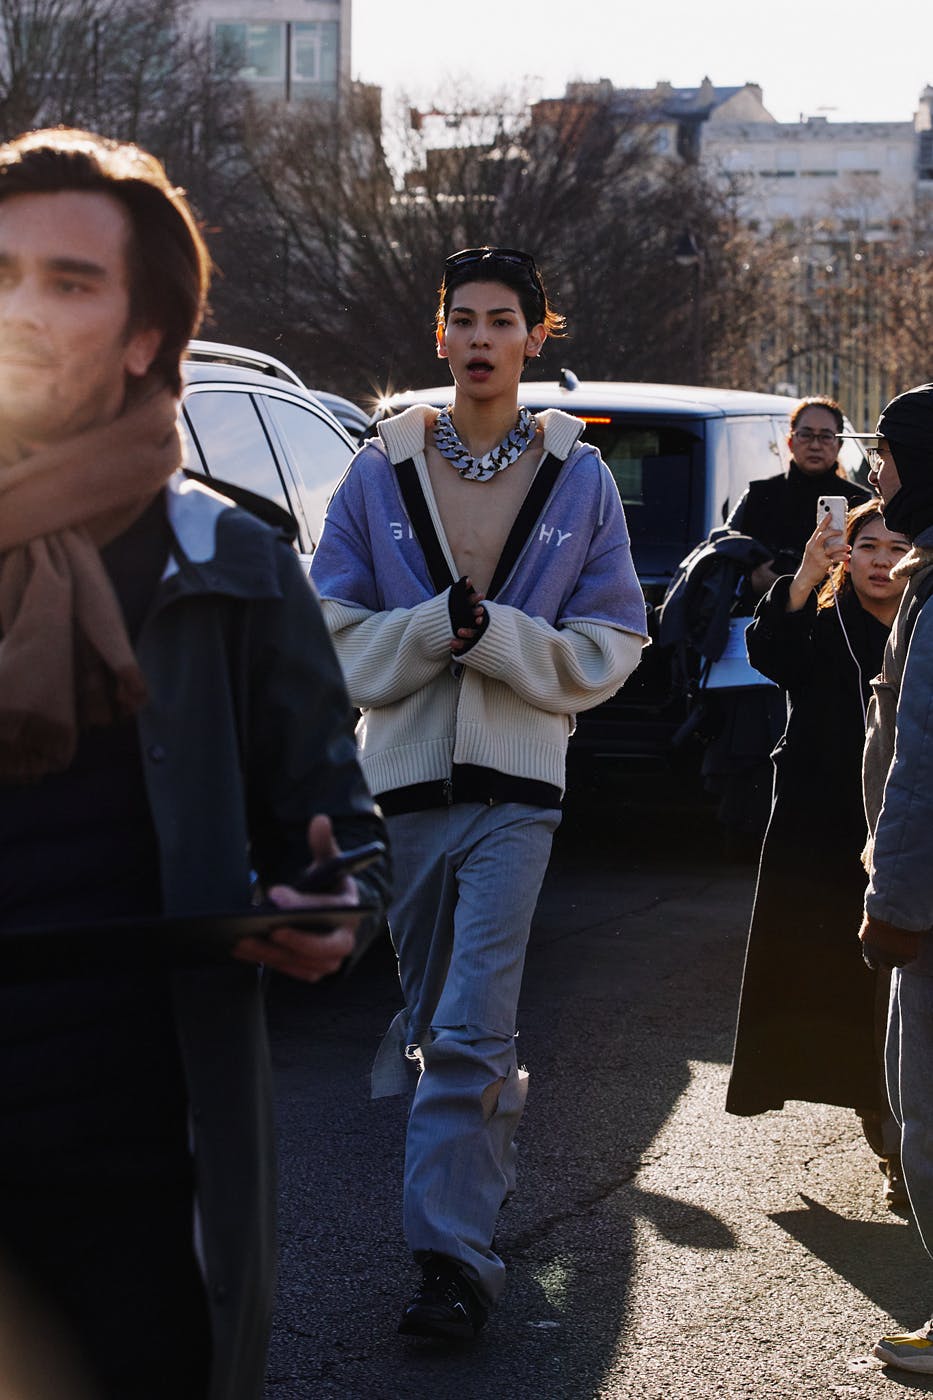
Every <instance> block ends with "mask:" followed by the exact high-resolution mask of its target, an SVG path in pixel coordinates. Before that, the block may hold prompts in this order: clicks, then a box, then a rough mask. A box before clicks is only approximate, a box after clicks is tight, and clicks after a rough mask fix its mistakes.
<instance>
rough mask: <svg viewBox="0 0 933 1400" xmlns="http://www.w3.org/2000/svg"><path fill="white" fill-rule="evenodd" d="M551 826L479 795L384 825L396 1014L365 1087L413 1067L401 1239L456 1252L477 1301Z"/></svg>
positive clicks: (496, 1277) (510, 1124)
mask: <svg viewBox="0 0 933 1400" xmlns="http://www.w3.org/2000/svg"><path fill="white" fill-rule="evenodd" d="M559 823H560V812H559V811H556V810H549V809H543V808H540V807H529V806H526V805H524V804H520V803H501V804H495V805H493V806H491V807H490V806H486V805H484V804H482V803H478V802H475V803H474V802H470V803H458V804H457V805H455V806H452V807H447V808H441V809H432V810H431V811H428V812H415V813H411V814H407V815H404V816H397V817H390V818H389V822H388V825H389V835H390V839H391V843H392V863H393V874H394V887H395V891H396V893H395V898H394V900H393V903H392V906H391V908H390V910H389V927H390V929H391V933H392V941H393V943H394V945H395V950H396V953H397V955H398V960H399V978H400V981H401V984H402V993H403V995H404V998H405V1011H404V1012H403V1013H402V1014H401V1016H400V1017H397V1018H396V1021H395V1022H394V1023H393V1028H391V1029H390V1033H389V1036H387V1038H386V1041H385V1042H384V1045H383V1048H382V1050H381V1051H380V1055H379V1056H378V1057H377V1066H376V1067H375V1069H374V1092H375V1093H379V1092H384V1091H385V1088H386V1086H387V1081H388V1080H390V1079H391V1078H392V1077H393V1076H392V1070H391V1060H392V1058H393V1057H394V1060H395V1067H396V1068H398V1067H399V1065H398V1057H399V1054H400V1053H405V1054H406V1055H407V1058H408V1060H409V1062H411V1061H414V1062H415V1063H416V1067H418V1068H420V1073H418V1077H417V1083H416V1085H415V1091H414V1098H413V1100H412V1107H411V1113H410V1115H409V1120H408V1132H407V1137H406V1144H405V1184H404V1211H403V1216H404V1227H405V1238H406V1240H407V1241H408V1244H409V1246H410V1248H411V1249H412V1251H413V1253H414V1255H415V1258H416V1259H419V1258H423V1257H424V1255H425V1254H427V1253H428V1252H433V1253H437V1254H444V1255H447V1256H448V1257H449V1258H452V1259H456V1260H457V1261H458V1262H459V1263H461V1264H462V1265H463V1267H464V1270H465V1272H466V1273H467V1275H468V1276H469V1277H470V1278H471V1279H472V1280H473V1281H474V1282H475V1283H476V1284H478V1285H479V1288H480V1289H481V1291H482V1293H483V1294H484V1295H485V1296H486V1298H487V1299H488V1300H490V1301H494V1300H495V1299H496V1298H497V1297H498V1296H499V1294H500V1293H501V1291H502V1288H503V1285H504V1282H505V1267H504V1265H503V1263H502V1260H501V1259H500V1258H499V1257H498V1256H497V1254H496V1253H495V1251H494V1249H493V1247H492V1240H493V1233H494V1231H495V1224H496V1216H497V1214H498V1211H499V1208H500V1206H501V1205H502V1202H503V1200H504V1199H505V1197H506V1195H507V1194H508V1193H509V1192H510V1191H511V1190H512V1189H514V1184H515V1145H514V1137H515V1130H516V1128H517V1127H518V1122H519V1119H520V1117H521V1114H522V1110H523V1108H524V1105H525V1094H526V1090H527V1078H528V1076H527V1073H526V1072H525V1071H524V1070H523V1069H520V1068H519V1066H518V1062H517V1058H516V1054H515V1034H516V1025H515V1018H516V1008H517V1005H518V996H519V991H520V990H521V981H522V973H523V970H524V965H525V949H526V946H527V943H528V934H529V931H530V928H531V920H532V916H533V914H534V910H535V905H536V903H537V899H538V894H539V892H540V889H541V882H542V880H543V879H544V874H545V871H546V869H547V863H548V859H549V858H550V853H551V843H552V839H553V835H554V832H555V831H556V829H557V827H558V825H559ZM380 1062H381V1063H380ZM392 1087H399V1085H398V1082H397V1081H396V1083H395V1084H394V1085H390V1086H389V1088H390V1091H391V1088H392Z"/></svg>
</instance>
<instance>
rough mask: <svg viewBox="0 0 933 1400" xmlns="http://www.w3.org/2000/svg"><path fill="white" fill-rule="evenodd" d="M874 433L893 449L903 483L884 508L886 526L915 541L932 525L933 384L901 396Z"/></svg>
mask: <svg viewBox="0 0 933 1400" xmlns="http://www.w3.org/2000/svg"><path fill="white" fill-rule="evenodd" d="M875 431H876V432H877V434H878V436H879V437H882V438H884V439H885V441H886V442H887V444H888V446H889V447H890V449H891V454H892V456H893V458H894V465H895V466H896V467H897V474H898V476H899V477H900V481H901V487H900V490H899V491H897V492H896V493H895V494H894V495H893V496H892V497H891V499H890V501H888V502H887V504H886V505H885V506H884V507H883V510H882V514H883V516H884V523H885V524H886V525H887V527H888V529H889V530H898V531H900V532H902V533H903V534H905V535H909V536H910V538H911V539H914V537H915V536H917V535H919V534H920V532H921V531H922V530H925V529H927V528H928V527H929V526H930V525H933V384H919V385H918V386H917V387H916V388H915V389H908V390H907V392H906V393H905V394H898V396H897V398H894V399H892V400H891V402H890V403H889V404H886V405H885V407H884V408H883V409H882V410H881V417H880V418H879V419H878V426H877V428H876V429H875Z"/></svg>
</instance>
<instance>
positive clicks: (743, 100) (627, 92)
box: [532, 78, 933, 239]
mask: <svg viewBox="0 0 933 1400" xmlns="http://www.w3.org/2000/svg"><path fill="white" fill-rule="evenodd" d="M593 102H600V103H602V104H604V105H605V106H606V107H607V109H608V111H609V112H610V113H612V114H614V115H615V116H617V117H618V119H619V121H620V123H621V122H625V121H627V122H631V121H633V120H634V121H636V122H637V123H638V124H639V125H642V126H645V127H647V128H649V129H650V131H651V133H652V141H653V145H654V149H655V151H656V152H657V154H658V155H659V156H662V157H664V156H669V157H679V158H680V159H682V160H685V161H688V162H690V163H695V164H697V165H700V166H701V167H703V168H704V169H706V170H707V171H708V172H709V173H710V174H712V175H714V176H716V177H717V178H718V179H720V180H721V181H722V182H723V183H724V184H726V185H728V187H729V188H730V189H731V190H732V191H733V192H734V195H735V198H736V203H737V208H738V211H739V213H740V215H741V217H742V218H743V219H744V220H745V221H746V222H747V223H748V224H749V225H750V226H751V227H752V228H756V229H759V230H760V231H761V232H762V233H767V232H769V231H771V230H772V229H775V228H779V227H787V226H790V225H793V226H797V227H807V228H809V229H817V228H819V229H822V230H823V231H825V233H826V234H827V235H828V236H829V237H834V236H838V234H839V233H840V232H846V231H852V230H858V231H859V233H860V234H861V235H862V236H865V237H867V238H869V239H873V238H874V239H878V238H885V237H887V236H888V235H889V233H890V232H891V231H892V229H895V228H897V227H898V226H899V225H900V224H901V223H902V222H903V221H904V220H905V219H910V218H911V217H912V216H913V214H914V213H915V212H916V210H917V208H918V206H919V205H920V204H921V203H925V202H927V201H929V200H930V199H931V198H933V88H929V87H928V88H926V89H925V91H924V92H923V93H921V94H920V98H919V101H918V106H917V111H916V114H915V116H914V119H913V120H912V121H904V122H832V121H829V120H828V119H827V118H826V117H825V116H822V115H820V116H810V117H807V116H801V118H800V121H798V122H779V121H777V120H776V118H775V117H774V116H772V114H771V113H770V112H769V111H768V110H767V108H766V107H765V105H764V100H763V94H762V90H761V88H760V87H759V86H758V85H757V84H755V83H745V84H743V85H742V86H741V87H717V86H715V85H714V84H713V83H712V82H711V81H710V79H709V78H704V79H703V81H702V82H701V83H700V84H699V86H697V87H691V88H675V87H673V86H672V85H671V84H670V83H667V82H659V83H656V84H655V86H654V87H653V88H615V87H613V85H612V84H611V83H610V82H608V80H606V79H601V80H600V81H599V82H596V83H569V84H568V85H567V89H566V92H565V94H564V96H563V97H560V98H550V99H547V100H546V101H544V102H539V103H537V104H536V106H535V107H534V108H533V109H532V120H533V121H534V122H548V121H553V120H555V119H556V116H557V114H558V112H559V111H560V110H561V109H562V108H566V107H568V106H573V105H581V104H586V103H593Z"/></svg>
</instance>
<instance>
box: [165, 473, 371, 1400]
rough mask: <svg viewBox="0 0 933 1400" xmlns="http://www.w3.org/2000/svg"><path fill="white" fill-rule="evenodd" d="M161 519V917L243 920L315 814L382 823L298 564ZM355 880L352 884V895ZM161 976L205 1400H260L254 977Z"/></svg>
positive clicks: (269, 1209) (199, 513)
mask: <svg viewBox="0 0 933 1400" xmlns="http://www.w3.org/2000/svg"><path fill="white" fill-rule="evenodd" d="M168 517H169V524H170V525H171V527H172V531H173V534H174V540H175V543H174V547H173V550H172V556H171V559H170V561H169V566H168V568H167V570H166V573H165V576H164V577H163V579H162V581H161V583H160V585H159V591H158V594H157V597H156V600H155V604H154V606H153V608H152V610H151V613H150V615H149V617H148V619H147V621H146V623H145V625H144V627H143V630H142V632H141V634H140V637H139V640H138V645H137V654H138V656H139V660H140V663H141V665H142V667H143V670H144V672H145V675H146V681H147V685H148V690H149V701H148V703H147V705H146V707H145V708H144V710H143V711H142V712H141V714H140V716H139V730H140V738H141V746H142V754H143V763H144V768H145V778H146V786H147V792H148V795H149V801H150V806H151V810H152V815H153V820H154V824H155V829H156V835H157V840H158V847H159V859H160V868H161V876H162V891H163V902H164V908H165V911H166V912H167V913H175V912H205V913H210V912H216V911H217V910H235V909H241V908H245V907H247V906H248V904H249V900H250V880H251V871H252V870H255V871H257V872H258V874H259V876H260V879H261V881H262V883H263V884H265V885H268V884H270V883H273V882H275V881H280V880H286V881H287V880H289V879H291V878H294V877H295V875H297V873H298V872H299V871H300V870H301V869H302V868H303V867H304V866H305V865H306V864H307V863H308V860H309V854H308V848H307V836H306V832H307V824H308V819H309V817H310V816H312V815H313V814H314V813H316V812H319V811H321V812H327V813H329V814H330V815H331V816H332V817H333V819H334V827H335V831H336V834H337V838H338V841H339V842H340V844H341V845H343V846H350V845H353V844H358V843H359V842H361V841H363V840H371V839H373V838H374V837H384V829H383V826H382V822H381V819H380V818H379V816H378V815H377V814H376V812H375V811H374V806H373V802H372V799H371V797H370V795H369V792H368V790H367V788H366V785H365V782H364V780H363V777H362V774H361V772H360V769H359V767H358V764H357V758H356V744H355V740H354V736H353V730H352V713H351V710H350V707H349V702H348V700H347V696H346V691H345V687H344V684H343V679H342V675H341V672H340V668H339V665H338V662H337V660H336V657H335V655H334V651H333V647H332V645H331V642H330V638H329V636H328V634H327V630H326V628H325V626H324V622H323V618H322V616H321V612H320V608H319V605H318V603H317V601H316V597H315V594H314V591H313V588H312V586H311V585H310V584H309V582H308V580H307V578H306V577H305V576H304V574H303V572H302V568H301V565H300V563H299V560H298V557H297V555H296V554H295V553H294V551H293V550H292V549H291V548H290V547H289V546H288V544H287V543H286V542H285V541H284V539H283V538H282V537H281V536H280V535H279V534H278V533H277V532H276V531H274V530H272V529H270V528H269V527H268V526H266V525H263V524H261V523H260V522H259V521H257V520H255V519H253V518H252V517H251V516H249V515H247V514H246V513H245V512H242V511H239V510H235V509H232V508H231V506H230V503H229V502H228V501H225V500H223V499H222V498H220V497H218V496H217V495H215V494H214V493H213V492H210V491H206V490H204V488H202V487H201V486H198V485H196V484H195V483H193V482H182V481H181V480H180V479H177V480H174V481H173V482H172V483H170V488H169V501H168ZM370 878H372V872H367V876H366V877H359V879H360V884H361V886H362V887H363V888H364V890H366V880H367V879H370ZM377 878H378V877H377ZM366 893H375V894H378V893H384V889H383V890H381V891H380V890H377V889H371V890H368V891H366ZM173 980H174V1005H175V1017H176V1025H177V1030H178V1039H179V1044H180V1048H181V1055H182V1061H183V1065H184V1070H185V1077H186V1082H187V1089H188V1096H189V1107H190V1120H191V1130H192V1138H193V1143H194V1154H195V1170H196V1193H197V1207H198V1216H199V1222H200V1238H201V1242H202V1248H203V1262H204V1271H205V1276H206V1284H207V1293H208V1302H209V1306H210V1313H211V1324H212V1336H213V1370H212V1378H211V1389H210V1400H258V1397H260V1396H261V1395H262V1387H263V1371H264V1362H265V1352H266V1343H267V1338H268V1331H269V1321H270V1314H271V1308H272V1292H273V1274H274V1263H275V1234H276V1210H275V1206H276V1201H275V1170H274V1143H273V1128H272V1115H271V1092H270V1074H269V1062H268V1048H267V1040H266V1030H265V1023H264V1016H263V1004H262V993H261V988H260V983H259V975H258V969H257V968H256V967H254V966H251V965H248V964H242V963H235V962H233V961H231V963H230V965H229V966H212V967H208V968H205V969H203V970H190V971H179V972H177V973H176V974H175V975H174V979H173Z"/></svg>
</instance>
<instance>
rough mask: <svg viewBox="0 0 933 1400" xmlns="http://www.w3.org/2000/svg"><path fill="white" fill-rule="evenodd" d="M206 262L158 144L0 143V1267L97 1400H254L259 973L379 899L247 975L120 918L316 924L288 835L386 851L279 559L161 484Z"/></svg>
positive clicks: (336, 696)
mask: <svg viewBox="0 0 933 1400" xmlns="http://www.w3.org/2000/svg"><path fill="white" fill-rule="evenodd" d="M208 273H209V259H208V255H207V251H206V248H205V246H204V243H203V241H202V239H201V236H200V234H199V232H198V229H197V227H196V224H195V222H194V220H193V218H192V215H191V212H190V210H189V208H188V206H187V204H186V202H185V200H184V198H183V197H182V194H181V192H180V191H178V190H176V189H173V188H172V186H171V185H170V183H169V182H168V180H167V178H166V176H165V172H164V171H163V169H162V167H161V166H160V165H159V163H158V162H157V161H156V160H155V159H154V158H153V157H151V156H149V155H147V154H146V153H145V152H143V151H141V150H139V149H138V148H136V147H134V146H128V145H120V144H117V143H114V142H110V141H106V140H104V139H102V138H99V137H96V136H93V135H90V134H88V133H85V132H72V131H66V130H55V131H45V132H35V133H32V134H30V135H28V136H25V137H22V138H20V139H18V140H17V141H15V142H12V143H9V144H7V145H5V146H2V147H0V330H2V334H0V946H2V937H3V931H6V933H7V935H8V936H9V934H10V932H11V930H18V931H20V932H19V934H18V938H19V946H21V945H22V941H23V939H22V930H24V929H25V930H29V931H31V933H30V936H31V937H33V938H34V940H35V948H36V954H35V962H34V965H30V966H28V967H27V968H26V971H25V972H24V973H23V972H21V973H20V975H19V976H18V977H17V980H16V981H13V980H10V978H9V974H8V976H7V981H6V983H5V985H2V986H0V1086H2V1087H0V1123H2V1132H0V1250H2V1252H3V1256H4V1259H5V1261H6V1262H7V1263H8V1264H10V1265H11V1266H13V1267H14V1268H15V1269H16V1270H17V1271H18V1273H19V1276H20V1279H21V1281H22V1283H23V1285H24V1287H26V1288H29V1289H33V1290H35V1291H36V1293H37V1294H38V1296H39V1298H40V1299H41V1301H42V1303H43V1305H44V1306H45V1307H47V1308H53V1309H54V1310H55V1311H56V1313H57V1315H59V1316H60V1318H61V1320H62V1325H63V1327H64V1328H65V1329H66V1330H67V1331H69V1332H71V1333H72V1334H73V1335H74V1336H75V1337H76V1339H77V1344H78V1347H79V1349H80V1350H81V1352H82V1354H83V1356H84V1358H85V1363H86V1365H87V1368H88V1371H89V1373H90V1375H91V1377H92V1379H93V1383H94V1385H95V1386H96V1387H97V1390H98V1392H99V1394H100V1395H102V1396H105V1397H111V1398H112V1400H142V1398H143V1397H147V1398H148V1397H151V1400H167V1397H172V1400H182V1397H190V1398H191V1400H207V1397H210V1400H255V1397H258V1396H259V1395H260V1394H261V1391H262V1379H263V1369H264V1358H265V1347H266V1340H267V1333H268V1325H269V1315H270V1309H271V1296H272V1274H273V1263H274V1240H275V1211H274V1205H275V1200H274V1168H273V1150H272V1130H271V1118H270V1107H269V1083H268V1079H269V1076H268V1056H267V1042H266V1034H265V1026H264V1021H263V1010H262V1003H261V992H260V979H259V973H258V971H257V967H256V966H255V964H256V963H257V962H262V963H264V964H266V965H267V966H270V967H274V968H278V969H280V970H281V971H283V972H285V973H289V974H291V975H294V976H297V977H301V978H306V979H308V980H310V981H314V980H317V978H319V977H321V976H324V975H326V974H327V973H329V972H332V971H334V970H335V969H336V968H337V967H338V966H339V965H340V964H341V962H342V961H343V959H344V958H345V957H346V956H347V955H348V954H349V953H350V952H351V951H352V949H353V946H354V941H355V930H356V926H357V924H358V922H359V918H360V916H359V914H358V913H357V912H356V911H355V909H354V906H356V905H358V904H359V903H360V899H361V896H363V897H364V898H366V899H368V900H370V901H372V902H377V901H378V899H379V897H380V896H381V894H382V892H383V884H384V881H383V872H382V871H381V870H380V869H379V868H378V867H374V868H373V869H374V870H375V872H376V873H375V874H374V873H373V872H372V871H370V873H369V874H368V876H366V877H361V879H360V886H359V887H357V885H356V884H355V883H354V882H353V881H352V880H349V879H346V880H344V882H343V883H342V884H340V885H339V886H338V888H337V890H336V892H335V895H332V896H330V897H329V899H330V901H331V902H332V901H333V899H334V898H335V897H336V899H337V900H338V902H340V903H342V904H343V905H345V906H346V916H345V917H344V916H343V915H342V914H338V916H337V919H336V924H335V927H334V928H333V929H332V931H330V932H329V933H327V934H326V936H320V935H318V934H314V933H309V932H301V931H300V930H299V929H298V928H279V929H276V930H275V931H274V932H273V933H272V934H271V936H270V938H268V939H264V938H263V939H258V938H245V939H243V940H242V941H240V942H239V943H238V944H236V946H235V949H234V951H235V954H236V958H237V959H238V960H236V961H235V960H234V958H233V957H229V956H221V957H220V958H218V957H217V956H216V954H215V956H214V958H213V960H212V961H205V959H204V957H203V956H202V957H201V958H200V961H199V960H198V958H197V957H194V958H191V957H186V958H185V960H184V964H183V965H181V964H180V963H179V961H178V960H176V961H175V962H173V961H172V960H170V959H168V958H165V957H158V956H156V951H155V950H154V947H153V944H152V942H149V943H145V944H144V943H140V946H139V948H138V950H137V949H134V948H133V947H132V940H133V927H134V925H133V921H137V924H138V923H139V921H149V922H151V921H152V920H154V919H156V920H157V919H159V918H161V917H162V916H165V915H173V914H184V915H191V916H204V917H205V918H208V917H209V916H212V915H216V914H217V913H219V912H230V911H248V910H249V909H250V905H251V897H252V896H251V874H252V871H256V872H257V873H258V876H259V880H260V882H261V884H262V886H263V887H264V890H265V893H266V896H267V898H268V899H270V900H271V901H273V902H274V903H275V904H278V905H281V906H295V905H299V904H312V905H313V904H314V903H315V902H316V901H317V902H318V903H320V900H321V897H320V896H306V895H301V894H298V893H297V892H296V891H295V890H294V889H292V888H290V886H291V884H292V882H293V881H295V880H296V879H297V878H298V877H299V875H301V874H302V872H303V871H304V869H305V867H306V866H307V865H308V861H309V844H310V855H311V857H313V858H314V860H316V861H317V860H320V859H321V858H323V857H326V856H329V855H331V854H332V853H333V852H334V851H335V850H336V842H337V840H339V841H341V842H343V843H345V844H356V843H358V842H359V841H361V840H366V839H370V838H372V837H374V836H378V835H379V834H380V833H381V829H382V828H381V823H380V821H379V819H378V817H377V815H376V814H375V812H374V808H373V804H372V801H371V798H370V796H369V793H368V791H367V789H366V786H365V783H364V781H363V779H362V776H361V774H360V772H359V769H358V767H357V763H356V756H355V746H354V740H353V734H352V728H351V724H350V712H349V709H348V704H347V699H346V695H345V691H344V688H343V684H342V681H341V678H340V673H339V669H338V666H337V663H336V660H335V658H334V655H333V652H332V649H331V646H330V642H329V640H328V637H327V632H326V629H325V627H324V625H323V621H322V619H321V615H320V612H319V609H318V606H317V603H316V601H315V599H314V597H313V594H312V592H311V590H310V588H309V587H308V584H307V581H306V579H305V578H304V576H303V574H302V570H301V567H300V564H299V561H298V559H297V556H296V555H295V554H294V552H293V551H292V550H291V548H290V547H289V545H288V543H287V542H286V541H285V539H284V538H283V537H282V536H281V535H280V534H279V533H278V532H277V531H275V530H272V529H270V528H269V527H267V526H265V525H263V524H261V523H260V522H259V521H257V520H255V519H253V518H252V517H251V516H248V515H246V514H245V513H243V512H241V511H239V510H237V509H235V508H234V507H233V506H232V505H231V503H230V502H229V501H228V500H226V499H225V498H223V497H220V496H217V495H215V494H214V493H213V492H210V491H207V490H205V489H204V488H202V487H201V486H199V485H197V484H195V483H194V482H191V481H187V480H186V479H185V478H184V477H183V476H182V475H181V473H180V472H179V471H178V467H179V465H180V460H181V452H180V439H179V435H178V429H177V425H176V414H177V406H178V395H179V391H180V371H179V362H180V358H181V355H182V353H183V351H184V348H185V345H186V343H187V340H188V338H189V337H190V336H191V334H192V333H193V332H194V330H195V329H196V327H197V325H198V323H199V320H200V317H201V312H202V309H203V305H204V298H205V295H206V291H207V284H208ZM315 814H318V815H317V816H315ZM312 817H314V820H313V821H311V818H312ZM309 823H310V826H309ZM113 919H122V920H124V921H127V924H126V935H125V940H123V941H122V942H120V943H116V944H115V943H114V941H113V940H112V939H111V941H110V942H107V943H105V942H103V941H102V940H103V937H104V932H105V931H106V925H107V922H108V921H111V920H113ZM63 924H64V925H67V924H70V925H74V926H75V929H74V939H75V940H76V941H77V940H80V941H81V943H82V946H83V949H84V950H86V955H85V954H82V958H81V960H80V961H79V965H78V966H77V968H76V967H74V966H72V967H70V968H69V972H68V975H64V973H63V970H62V969H61V968H60V967H58V966H56V963H55V962H54V960H50V959H48V958H47V957H46V956H45V954H44V951H43V949H44V947H46V946H48V944H47V942H46V943H43V939H42V936H41V934H40V932H39V930H40V929H42V928H43V927H47V926H60V925H63ZM203 926H204V925H203V923H202V924H201V925H200V926H199V925H198V924H197V923H195V924H194V925H193V932H192V937H194V936H196V934H197V929H198V927H203ZM193 951H195V952H196V950H193Z"/></svg>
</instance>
